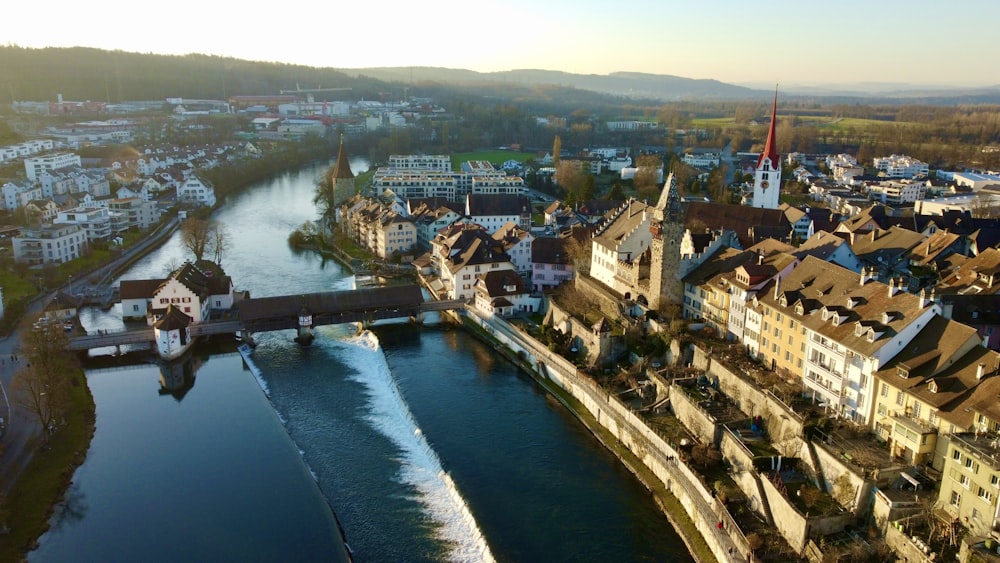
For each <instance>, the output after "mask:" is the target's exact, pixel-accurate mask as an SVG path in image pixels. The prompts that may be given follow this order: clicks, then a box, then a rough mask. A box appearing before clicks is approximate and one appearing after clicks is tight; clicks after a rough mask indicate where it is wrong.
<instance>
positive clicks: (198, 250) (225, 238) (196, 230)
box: [181, 217, 230, 264]
mask: <svg viewBox="0 0 1000 563" xmlns="http://www.w3.org/2000/svg"><path fill="white" fill-rule="evenodd" d="M181 243H182V244H183V245H184V247H185V248H187V249H188V250H189V251H191V254H194V259H195V261H196V262H197V261H200V260H203V259H205V257H206V256H210V257H211V258H213V259H214V262H215V263H216V264H219V263H221V262H222V257H223V256H224V255H225V253H226V251H227V250H229V248H230V241H229V232H228V231H227V230H226V228H225V227H224V226H223V225H221V224H219V223H217V222H215V221H209V220H207V219H199V218H196V217H192V218H190V219H188V220H186V221H184V224H183V225H181Z"/></svg>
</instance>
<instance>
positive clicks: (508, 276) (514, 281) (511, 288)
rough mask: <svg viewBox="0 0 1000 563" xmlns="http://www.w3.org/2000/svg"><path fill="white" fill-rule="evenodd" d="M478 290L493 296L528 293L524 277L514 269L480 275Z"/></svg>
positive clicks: (477, 284)
mask: <svg viewBox="0 0 1000 563" xmlns="http://www.w3.org/2000/svg"><path fill="white" fill-rule="evenodd" d="M476 290H477V291H479V292H481V293H485V294H486V295H488V296H490V297H491V298H497V297H506V296H508V295H520V294H524V293H527V292H528V290H527V289H526V288H525V285H524V279H522V278H521V276H519V275H517V272H514V271H513V270H493V271H491V272H486V273H485V274H483V275H481V276H479V280H478V281H477V282H476Z"/></svg>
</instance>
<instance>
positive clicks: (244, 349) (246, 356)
mask: <svg viewBox="0 0 1000 563" xmlns="http://www.w3.org/2000/svg"><path fill="white" fill-rule="evenodd" d="M236 349H237V350H238V351H239V353H240V356H243V362H244V363H246V365H247V367H248V368H249V369H250V373H252V374H253V376H254V379H256V380H257V385H260V390H261V391H263V392H264V396H265V397H268V398H270V397H271V390H270V389H268V388H267V382H266V381H264V378H263V377H262V376H261V375H260V368H258V367H257V364H255V363H254V361H253V359H251V358H250V355H251V354H252V353H253V348H251V347H250V345H249V344H240V345H239V346H237V347H236ZM275 412H278V411H277V409H276V410H275ZM279 418H280V415H279ZM281 422H282V423H284V422H285V421H284V420H282V421H281Z"/></svg>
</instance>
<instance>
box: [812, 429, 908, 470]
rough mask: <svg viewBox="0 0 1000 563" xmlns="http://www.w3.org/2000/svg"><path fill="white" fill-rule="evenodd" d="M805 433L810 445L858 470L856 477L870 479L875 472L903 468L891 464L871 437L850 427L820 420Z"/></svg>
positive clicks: (896, 463)
mask: <svg viewBox="0 0 1000 563" xmlns="http://www.w3.org/2000/svg"><path fill="white" fill-rule="evenodd" d="M808 432H809V434H811V437H812V443H813V445H815V446H817V447H821V448H823V449H824V450H826V451H827V452H829V453H831V454H833V455H834V456H836V457H838V458H840V459H842V460H843V461H845V462H847V463H848V464H849V465H851V466H853V467H855V468H857V469H859V470H861V471H859V473H860V474H862V475H871V474H872V473H873V472H874V470H876V469H877V470H879V471H883V470H886V469H889V468H893V467H902V466H904V465H905V464H901V463H898V462H896V461H895V460H893V459H892V457H891V456H890V455H889V450H888V449H887V448H886V447H885V445H884V444H882V443H881V442H880V441H879V440H878V439H876V437H875V435H874V434H871V433H870V432H869V431H868V430H867V429H864V428H861V427H859V426H855V425H853V424H851V423H848V422H844V421H833V420H831V419H828V418H823V419H820V422H819V424H818V425H816V426H814V427H813V428H811V429H810V430H809V431H808Z"/></svg>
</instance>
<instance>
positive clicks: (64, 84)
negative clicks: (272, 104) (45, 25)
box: [0, 46, 385, 103]
mask: <svg viewBox="0 0 1000 563" xmlns="http://www.w3.org/2000/svg"><path fill="white" fill-rule="evenodd" d="M296 84H298V85H300V86H301V87H302V88H316V87H323V88H339V87H350V88H352V89H353V90H352V92H350V93H347V94H349V95H350V96H351V97H358V96H366V97H369V98H372V97H375V98H377V96H378V94H379V92H381V91H383V90H384V89H385V86H384V85H382V83H381V82H379V81H376V80H373V79H367V78H365V77H351V78H349V77H348V76H347V75H345V74H343V73H341V72H338V71H336V70H334V69H330V68H313V67H308V66H301V65H289V64H281V63H263V62H251V61H243V60H239V59H233V58H226V57H215V56H208V55H185V56H169V55H153V54H141V53H127V52H124V51H103V50H100V49H90V48H84V47H74V48H46V49H28V48H23V47H12V46H4V47H0V101H2V102H4V103H10V102H11V101H12V100H55V99H56V95H57V94H62V95H63V97H64V98H65V99H67V100H100V101H106V102H111V103H115V102H120V101H122V100H161V99H163V98H166V97H171V96H174V97H185V98H204V99H225V98H226V97H228V96H232V95H274V94H277V93H279V92H280V91H281V90H292V89H295V87H296ZM323 96H324V97H325V98H327V99H331V100H332V99H336V98H337V92H326V93H324V94H323Z"/></svg>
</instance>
